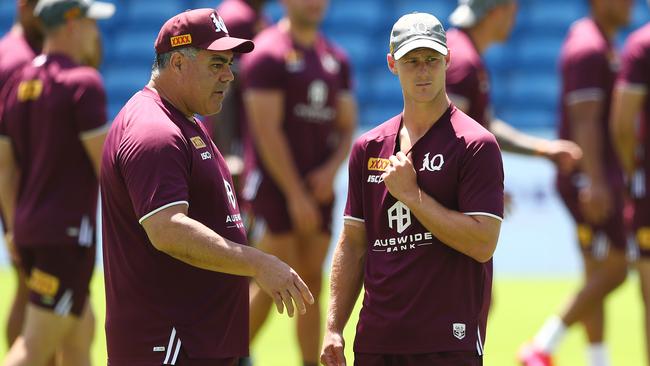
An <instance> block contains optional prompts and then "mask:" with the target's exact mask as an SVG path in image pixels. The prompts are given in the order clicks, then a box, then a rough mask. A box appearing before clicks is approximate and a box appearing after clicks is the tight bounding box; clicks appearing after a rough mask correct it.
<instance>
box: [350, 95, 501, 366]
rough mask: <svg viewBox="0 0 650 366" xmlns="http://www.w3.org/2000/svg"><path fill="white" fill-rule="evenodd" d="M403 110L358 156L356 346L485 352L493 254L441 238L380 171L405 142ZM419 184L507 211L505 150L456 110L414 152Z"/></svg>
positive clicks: (481, 211) (475, 211)
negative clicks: (361, 256)
mask: <svg viewBox="0 0 650 366" xmlns="http://www.w3.org/2000/svg"><path fill="white" fill-rule="evenodd" d="M401 122H402V116H401V115H398V116H396V117H393V118H392V119H390V120H388V121H387V122H385V123H383V124H381V125H380V126H378V127H376V128H374V129H372V130H370V131H369V132H367V133H365V134H364V135H362V136H361V137H360V138H359V139H358V140H357V141H356V142H355V144H354V146H353V148H352V153H351V156H350V165H349V174H350V178H349V188H348V201H347V206H346V208H345V215H346V219H348V220H357V221H363V222H364V223H365V229H366V233H367V241H368V251H367V258H366V264H365V275H364V276H365V277H364V286H365V294H364V299H363V308H362V309H361V314H360V316H359V323H358V325H357V335H356V338H355V344H354V350H355V352H359V353H380V354H414V353H432V352H449V351H469V352H472V351H475V352H477V353H478V354H479V355H482V354H483V343H484V341H485V327H486V322H487V314H488V308H489V306H490V297H491V286H492V260H490V261H488V262H487V263H479V262H477V261H475V260H474V259H472V258H470V257H468V256H466V255H464V254H462V253H460V252H458V251H456V250H454V249H452V248H451V247H449V246H447V245H445V244H443V243H442V242H441V241H440V240H438V238H436V237H435V236H433V235H432V234H431V233H430V232H429V231H428V230H427V229H426V228H425V227H424V226H423V225H422V224H421V223H420V222H419V221H418V219H417V218H416V217H415V216H414V215H412V214H411V213H410V210H409V209H408V207H406V206H405V205H404V204H403V203H402V202H400V201H397V200H396V199H395V198H394V197H393V196H391V195H390V193H388V189H387V188H386V186H385V184H384V183H383V181H382V180H381V178H380V176H381V174H382V173H383V171H384V169H385V167H386V166H387V165H388V160H387V159H388V157H389V156H390V155H393V154H394V153H395V152H396V151H398V150H399V148H398V146H399V145H398V136H399V130H400V127H401ZM411 154H412V155H411V159H412V161H413V165H414V167H415V170H416V172H417V182H418V185H419V186H420V188H421V189H422V190H423V191H424V192H426V193H427V194H429V195H430V196H431V197H433V198H434V199H435V200H436V201H438V202H439V203H440V204H442V205H443V206H445V207H447V208H449V209H451V210H455V211H459V212H461V213H465V214H467V215H486V216H490V217H495V218H497V219H499V220H501V217H502V216H503V167H502V162H501V153H500V151H499V146H498V145H497V143H496V140H495V139H494V136H492V134H490V133H489V132H488V131H487V130H485V128H483V127H481V126H480V125H479V124H478V123H476V122H475V121H474V120H472V119H471V118H469V117H468V116H467V115H466V114H464V113H463V112H462V111H460V110H458V109H456V108H455V107H453V106H451V107H450V108H449V109H448V110H447V111H446V112H445V113H444V114H443V115H442V116H441V117H440V119H439V120H438V121H437V122H436V123H435V124H434V125H433V126H432V127H431V128H430V129H429V131H427V133H426V134H425V135H424V136H422V138H420V139H419V140H418V141H417V142H416V144H415V145H414V146H413V148H412V149H411Z"/></svg>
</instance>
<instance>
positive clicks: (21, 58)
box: [0, 29, 40, 88]
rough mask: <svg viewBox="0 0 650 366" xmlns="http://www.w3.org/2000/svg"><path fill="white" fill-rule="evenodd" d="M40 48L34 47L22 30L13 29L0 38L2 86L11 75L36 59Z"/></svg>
mask: <svg viewBox="0 0 650 366" xmlns="http://www.w3.org/2000/svg"><path fill="white" fill-rule="evenodd" d="M39 52H40V50H36V49H34V48H33V47H32V46H31V45H30V44H29V43H28V42H27V39H26V38H25V36H24V34H22V32H20V31H18V30H16V29H12V30H11V31H9V32H8V33H7V34H5V36H4V37H2V39H0V88H2V86H3V85H4V83H5V82H7V80H8V79H9V77H10V76H11V75H12V74H13V73H14V71H16V70H18V69H19V68H20V67H22V66H24V65H25V64H27V63H28V62H30V61H31V60H33V59H34V57H36V55H37V54H38V53H39Z"/></svg>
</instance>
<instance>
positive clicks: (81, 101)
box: [73, 68, 108, 133]
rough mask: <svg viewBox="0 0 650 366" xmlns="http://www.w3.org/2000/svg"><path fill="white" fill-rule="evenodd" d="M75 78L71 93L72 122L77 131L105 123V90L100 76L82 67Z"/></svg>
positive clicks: (106, 120)
mask: <svg viewBox="0 0 650 366" xmlns="http://www.w3.org/2000/svg"><path fill="white" fill-rule="evenodd" d="M84 71H86V72H85V73H84V74H82V75H79V76H78V77H77V79H76V83H77V87H76V89H75V92H74V95H73V103H74V109H75V110H74V123H75V126H76V128H77V131H78V132H79V133H81V132H87V131H90V130H94V129H96V128H99V127H102V126H104V125H106V123H107V122H108V118H107V117H106V92H105V91H104V86H103V84H102V80H101V76H100V75H99V73H97V72H96V71H95V70H91V69H89V68H84Z"/></svg>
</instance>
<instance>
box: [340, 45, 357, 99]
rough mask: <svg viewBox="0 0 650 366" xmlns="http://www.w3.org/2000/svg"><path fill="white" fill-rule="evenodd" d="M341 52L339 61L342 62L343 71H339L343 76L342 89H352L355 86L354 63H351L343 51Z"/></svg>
mask: <svg viewBox="0 0 650 366" xmlns="http://www.w3.org/2000/svg"><path fill="white" fill-rule="evenodd" d="M339 53H340V54H339V63H340V64H341V71H340V72H339V76H340V78H341V90H342V91H350V90H352V88H353V87H354V83H353V81H352V80H353V77H352V65H350V61H349V60H348V57H347V55H345V54H344V53H343V51H340V52H339Z"/></svg>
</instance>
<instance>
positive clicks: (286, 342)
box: [0, 269, 645, 366]
mask: <svg viewBox="0 0 650 366" xmlns="http://www.w3.org/2000/svg"><path fill="white" fill-rule="evenodd" d="M13 281H14V280H13V275H12V274H11V273H10V272H9V270H8V269H0V324H3V325H4V324H5V319H6V316H7V311H8V307H9V301H10V298H11V296H12V294H13V286H14V284H13ZM577 285H578V282H577V281H574V280H562V279H515V278H508V279H499V280H497V281H496V283H495V289H494V290H495V301H494V304H493V307H492V313H491V315H490V322H489V324H488V336H487V342H486V347H485V365H486V366H510V365H516V363H515V359H514V356H515V353H516V351H517V349H518V347H519V345H520V344H521V342H523V341H524V340H526V339H528V338H530V337H531V336H532V335H533V334H534V332H535V331H536V330H537V328H538V327H539V326H540V325H541V324H542V323H543V321H544V320H545V319H546V317H547V316H548V315H549V314H550V313H552V312H554V311H557V309H559V308H560V307H561V306H562V305H563V304H564V302H565V300H566V298H567V296H569V294H570V293H571V291H572V290H573V289H575V288H576V286H577ZM92 286H93V305H94V306H95V311H96V313H97V318H98V319H99V321H100V322H101V323H100V324H99V325H98V327H97V336H96V339H95V343H94V348H93V359H94V364H95V365H104V364H106V348H105V336H104V328H103V317H104V301H103V297H104V291H103V281H102V277H101V276H95V278H94V279H93V285H92ZM325 306H326V304H323V309H325ZM357 306H358V304H357ZM323 313H324V312H323ZM354 313H355V314H357V313H358V309H357V310H355V312H354ZM607 314H608V319H607V339H608V341H609V345H610V352H611V355H612V361H613V365H621V366H641V365H644V361H643V360H644V355H645V350H644V349H643V343H644V342H643V340H644V334H643V327H642V324H643V317H642V303H641V298H640V294H639V290H638V280H637V278H636V277H635V276H631V277H630V278H629V281H628V282H627V283H626V284H625V285H624V286H622V287H621V288H620V289H619V290H617V292H616V293H615V294H614V295H613V296H612V297H611V298H610V299H609V302H608V307H607ZM355 324H356V317H355V318H354V319H353V320H352V321H351V322H350V323H349V326H348V327H347V329H346V333H345V334H346V341H347V343H348V346H347V347H346V354H347V357H348V364H350V365H351V364H352V363H351V360H352V350H351V345H352V341H353V335H354V326H355ZM294 339H295V336H294V331H293V326H292V323H291V322H290V320H288V318H286V317H285V316H279V315H273V316H272V317H271V318H270V321H269V323H267V325H266V327H265V328H264V329H263V331H262V333H261V334H260V337H259V339H257V340H256V342H255V343H254V344H253V345H252V347H251V350H252V353H253V357H254V359H255V360H256V365H257V366H292V365H296V366H297V365H299V352H298V349H297V347H296V346H295V341H294ZM584 346H585V341H584V336H583V332H582V330H581V329H579V328H575V329H572V330H571V331H570V332H569V334H568V336H567V338H566V339H565V341H564V343H563V344H562V346H561V348H560V350H559V353H558V355H557V365H559V366H578V365H585V349H584ZM5 353H6V342H5V339H4V333H3V334H2V335H0V359H2V358H3V357H4V354H5Z"/></svg>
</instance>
